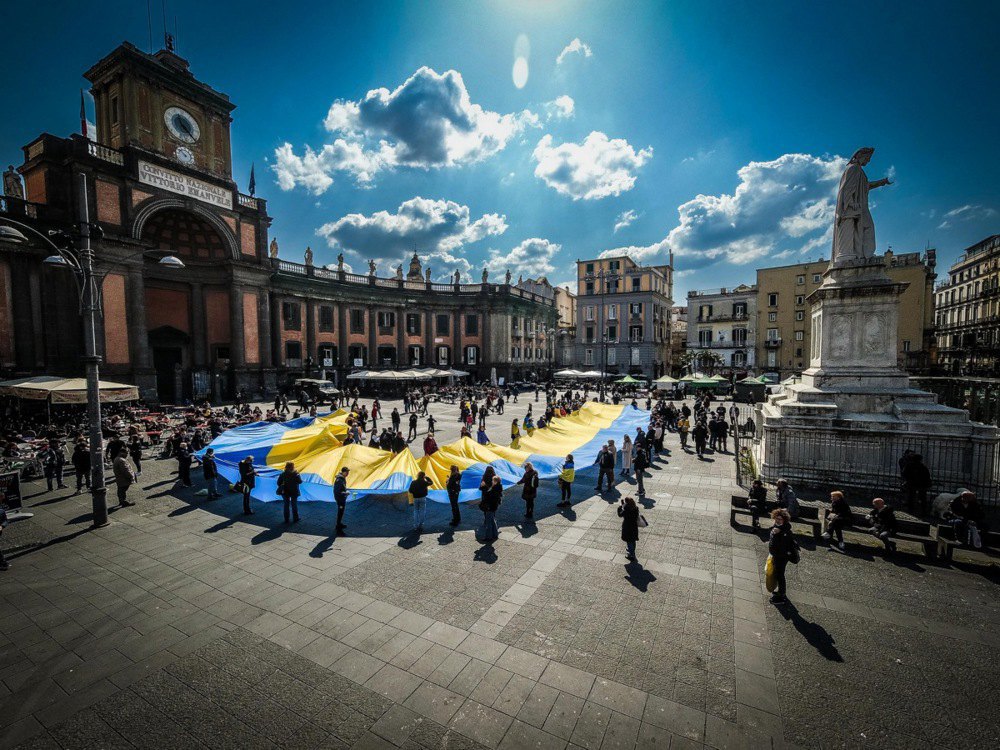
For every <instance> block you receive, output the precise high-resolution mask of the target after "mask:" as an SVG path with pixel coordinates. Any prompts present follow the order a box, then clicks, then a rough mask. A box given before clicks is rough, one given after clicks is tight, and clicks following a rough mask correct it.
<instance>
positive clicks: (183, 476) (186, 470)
mask: <svg viewBox="0 0 1000 750" xmlns="http://www.w3.org/2000/svg"><path fill="white" fill-rule="evenodd" d="M174 457H175V458H176V459H177V474H178V475H179V476H180V480H181V484H183V485H184V486H185V487H190V486H191V459H192V456H191V451H189V450H188V444H187V443H181V444H180V445H178V446H177V452H176V453H175V454H174Z"/></svg>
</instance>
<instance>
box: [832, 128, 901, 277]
mask: <svg viewBox="0 0 1000 750" xmlns="http://www.w3.org/2000/svg"><path fill="white" fill-rule="evenodd" d="M874 152H875V149H874V148H871V147H870V146H866V147H865V148H859V149H858V150H857V151H855V152H854V156H852V157H851V160H850V161H849V162H848V163H847V169H845V170H844V175H843V176H842V177H841V178H840V187H839V188H838V190H837V210H836V216H835V218H834V224H833V251H832V254H831V256H830V262H831V265H832V266H834V267H836V266H843V265H846V264H849V263H850V262H851V261H856V260H865V259H867V258H871V257H873V256H874V255H875V222H874V221H872V215H871V212H870V211H869V210H868V191H869V190H874V189H875V188H880V187H882V186H883V185H891V184H892V181H891V180H890V179H889V178H888V177H883V178H882V179H881V180H875V181H874V182H869V181H868V175H866V174H865V170H864V169H863V167H864V166H865V165H866V164H868V162H869V161H871V158H872V154H873V153H874Z"/></svg>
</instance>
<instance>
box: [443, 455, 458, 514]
mask: <svg viewBox="0 0 1000 750" xmlns="http://www.w3.org/2000/svg"><path fill="white" fill-rule="evenodd" d="M445 488H446V489H447V490H448V502H449V503H451V521H450V522H449V526H458V525H459V524H460V523H462V512H461V511H460V510H459V507H458V496H459V494H460V493H461V491H462V472H460V471H459V470H458V467H457V466H455V465H454V464H452V465H451V469H450V470H449V473H448V483H447V484H446V485H445Z"/></svg>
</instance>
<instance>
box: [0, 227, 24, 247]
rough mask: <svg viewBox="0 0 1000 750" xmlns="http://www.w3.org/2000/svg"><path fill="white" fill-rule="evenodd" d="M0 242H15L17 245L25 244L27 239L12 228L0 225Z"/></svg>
mask: <svg viewBox="0 0 1000 750" xmlns="http://www.w3.org/2000/svg"><path fill="white" fill-rule="evenodd" d="M0 240H2V241H4V242H16V243H17V244H19V245H23V244H25V243H27V241H28V238H27V237H25V236H24V234H23V233H22V232H21V231H20V230H19V229H15V228H14V227H8V226H6V225H0Z"/></svg>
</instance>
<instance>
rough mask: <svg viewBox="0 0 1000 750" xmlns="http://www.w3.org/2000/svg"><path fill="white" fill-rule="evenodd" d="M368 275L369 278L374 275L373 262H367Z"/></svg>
mask: <svg viewBox="0 0 1000 750" xmlns="http://www.w3.org/2000/svg"><path fill="white" fill-rule="evenodd" d="M368 275H369V276H374V275H375V261H373V260H369V261H368Z"/></svg>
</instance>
